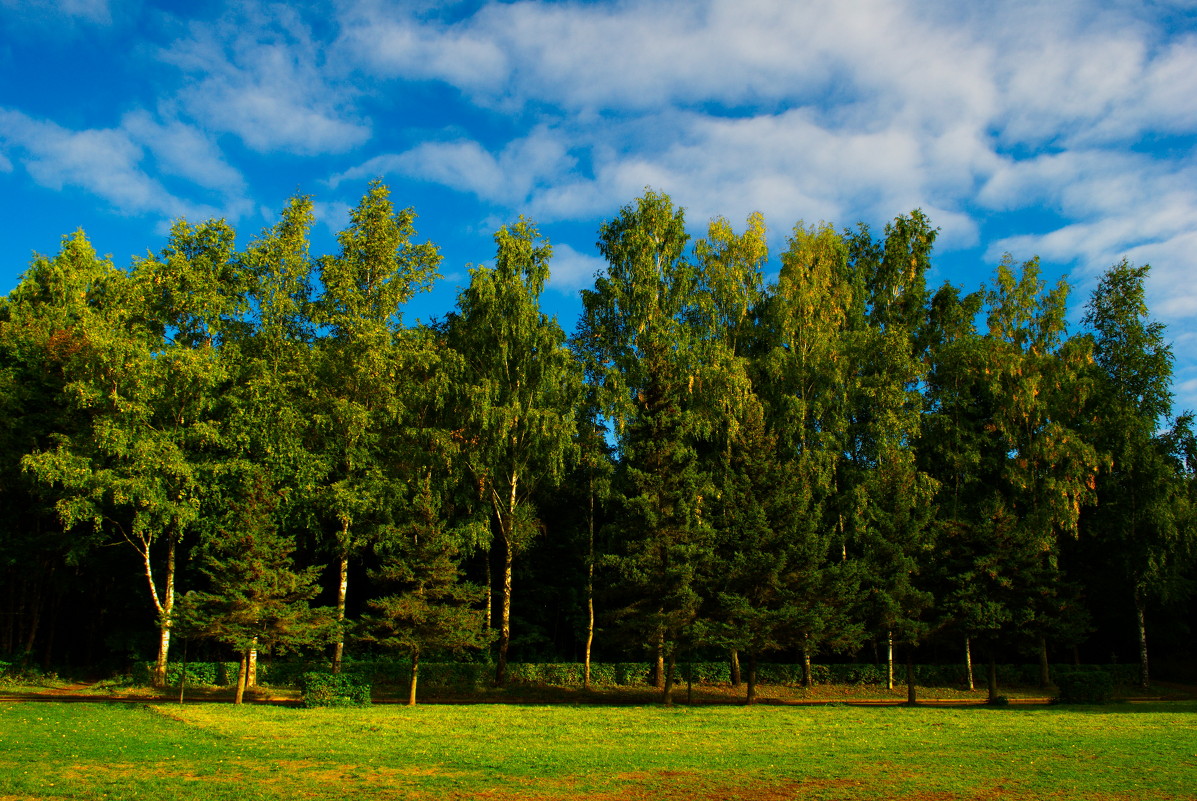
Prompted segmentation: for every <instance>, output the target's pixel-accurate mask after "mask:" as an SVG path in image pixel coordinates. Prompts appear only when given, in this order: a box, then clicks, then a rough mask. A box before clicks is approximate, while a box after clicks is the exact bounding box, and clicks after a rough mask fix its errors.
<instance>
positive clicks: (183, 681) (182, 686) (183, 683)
mask: <svg viewBox="0 0 1197 801" xmlns="http://www.w3.org/2000/svg"><path fill="white" fill-rule="evenodd" d="M186 690H187V640H183V666H182V667H181V668H180V669H179V703H180V704H181V703H183V693H184V692H186Z"/></svg>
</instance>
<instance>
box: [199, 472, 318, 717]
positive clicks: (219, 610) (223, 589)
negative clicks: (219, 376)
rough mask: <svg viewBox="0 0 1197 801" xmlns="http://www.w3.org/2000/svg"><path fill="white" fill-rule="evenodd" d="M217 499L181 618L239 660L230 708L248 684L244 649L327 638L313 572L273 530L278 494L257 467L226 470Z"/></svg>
mask: <svg viewBox="0 0 1197 801" xmlns="http://www.w3.org/2000/svg"><path fill="white" fill-rule="evenodd" d="M221 473H222V474H223V475H222V476H220V478H221V479H222V480H223V481H222V483H223V484H224V485H225V486H224V487H223V488H222V489H223V492H222V493H221V494H222V495H223V496H224V497H223V498H221V501H223V502H224V504H227V506H226V508H227V511H226V512H225V513H224V515H223V520H222V521H221V522H220V524H219V525H218V527H217V528H216V532H215V536H214V537H212V538H211V539H209V541H208V542H207V543H205V547H204V550H203V556H202V567H201V570H202V571H203V573H204V574H205V575H206V576H207V577H208V579H209V581H210V582H211V586H210V589H209V590H208V591H207V592H194V591H193V592H189V593H187V595H186V596H185V603H186V610H185V613H184V618H185V620H186V621H187V626H188V628H189V629H190V630H192V631H193V632H195V633H196V634H198V635H200V636H202V637H207V638H210V639H213V640H216V641H218V642H221V643H223V644H225V645H227V646H229V647H231V648H232V649H233V650H234V651H235V652H236V653H237V654H238V655H239V656H240V660H241V666H240V670H239V671H238V673H237V691H236V695H235V696H234V700H233V703H234V704H240V703H241V702H242V699H243V697H244V694H245V690H246V687H247V686H248V682H249V668H250V652H251V651H255V650H257V651H263V652H266V653H270V652H271V651H276V652H285V651H298V650H302V649H305V648H311V647H315V646H318V645H322V644H323V643H325V642H327V640H328V639H329V638H330V636H332V635H333V634H334V630H335V627H334V625H333V618H332V614H331V611H332V610H329V609H313V608H312V607H311V606H310V605H309V602H310V601H311V600H312V599H313V598H314V597H315V596H316V594H317V593H318V592H319V589H320V588H319V586H318V585H317V583H316V581H317V578H318V575H319V569H318V568H314V567H312V568H306V569H302V570H297V569H295V567H294V566H293V564H292V560H291V554H292V553H293V551H294V550H295V545H294V542H293V540H292V539H291V538H289V537H286V536H284V535H282V534H280V533H279V530H278V524H277V521H276V520H275V519H274V515H275V513H276V510H277V509H278V506H279V495H278V493H277V491H276V490H275V489H274V488H273V487H271V485H270V483H269V481H268V479H267V478H266V476H265V475H264V474H263V471H262V470H261V469H259V468H256V467H253V466H250V465H246V464H243V463H241V464H239V463H235V462H234V463H232V464H230V465H226V466H225V467H224V468H223V469H222V470H221Z"/></svg>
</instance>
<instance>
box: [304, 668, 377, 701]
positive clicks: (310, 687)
mask: <svg viewBox="0 0 1197 801" xmlns="http://www.w3.org/2000/svg"><path fill="white" fill-rule="evenodd" d="M299 689H300V692H301V693H302V696H303V705H304V706H305V707H307V708H308V709H311V708H314V707H329V706H332V707H343V706H369V705H370V682H369V681H368V680H367V679H366V678H365V677H363V676H360V675H355V674H352V673H315V672H310V673H304V674H303V676H301V677H300V681H299Z"/></svg>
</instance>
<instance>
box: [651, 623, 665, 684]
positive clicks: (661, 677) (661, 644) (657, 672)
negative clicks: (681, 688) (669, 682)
mask: <svg viewBox="0 0 1197 801" xmlns="http://www.w3.org/2000/svg"><path fill="white" fill-rule="evenodd" d="M653 686H655V687H656V688H657V689H658V690H664V689H665V632H661V633H660V634H659V635H658V636H657V661H656V665H655V667H654V673H653Z"/></svg>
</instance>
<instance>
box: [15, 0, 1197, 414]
mask: <svg viewBox="0 0 1197 801" xmlns="http://www.w3.org/2000/svg"><path fill="white" fill-rule="evenodd" d="M982 6H984V7H982ZM379 176H380V177H382V178H383V179H384V180H385V181H386V182H387V183H388V184H389V185H390V186H391V188H392V192H393V197H394V199H395V201H396V203H397V204H398V205H400V206H412V207H414V209H415V210H416V212H417V213H418V214H419V219H418V220H417V227H418V229H419V231H420V234H421V237H422V238H429V239H431V240H432V241H434V242H436V243H437V244H438V245H440V247H441V249H442V252H443V254H444V257H445V261H444V265H443V267H442V270H441V272H442V273H443V275H444V276H445V278H444V279H443V280H442V281H441V282H440V283H439V285H438V287H437V288H436V289H435V290H434V291H433V292H432V293H431V294H429V295H427V296H424V297H422V298H421V299H420V301H419V302H418V304H417V306H416V307H415V308H414V309H413V313H414V314H415V315H416V316H421V317H428V316H432V315H437V314H443V313H444V312H446V311H448V310H449V309H450V308H451V307H452V304H453V298H454V296H455V293H456V287H457V286H459V285H460V284H461V283H462V282H463V280H464V278H465V275H466V272H465V268H466V265H467V264H469V263H477V262H482V261H486V260H487V259H489V258H490V257H491V256H492V255H493V244H492V242H491V239H490V237H491V234H492V233H493V231H494V229H495V228H496V227H498V226H499V225H501V224H503V223H505V222H509V221H511V220H513V219H514V218H515V217H516V215H518V214H521V213H522V214H525V215H527V216H529V217H531V218H533V219H534V220H535V221H537V222H538V223H539V225H540V227H541V229H542V231H544V232H545V233H546V234H547V235H548V236H549V237H550V239H552V241H553V242H554V244H555V247H556V258H555V260H554V263H553V270H554V278H553V280H552V283H551V284H550V288H549V290H548V292H547V294H546V297H545V303H546V306H547V307H548V308H549V309H550V310H551V311H553V312H554V313H556V314H557V315H558V316H559V317H560V318H561V321H562V324H563V325H564V327H565V328H566V329H567V330H571V329H572V327H573V321H574V318H575V317H576V315H577V313H578V310H579V307H580V306H579V303H578V301H577V291H578V289H579V288H581V287H583V286H586V285H589V283H590V279H591V276H592V274H593V272H594V271H595V270H596V269H598V268H599V267H600V266H601V263H600V262H599V260H598V257H597V254H596V251H595V248H594V242H595V239H596V231H597V229H598V226H599V225H600V224H601V222H602V221H603V220H604V219H609V218H611V217H612V216H614V215H615V214H616V213H617V211H618V209H619V208H620V206H622V205H623V204H625V203H628V202H630V201H631V200H633V199H634V198H635V197H636V196H637V195H639V194H640V193H641V192H642V191H643V189H644V188H645V187H646V186H651V187H653V188H655V189H658V190H661V191H665V192H668V193H669V194H670V195H671V196H672V197H673V199H674V201H675V202H676V203H678V204H680V205H682V206H684V207H686V209H687V220H688V221H689V223H690V226H691V229H692V233H693V234H694V235H696V236H701V235H702V234H703V233H704V232H705V227H706V223H707V221H708V220H709V219H710V218H712V217H714V216H724V217H727V218H729V219H730V220H732V222H733V223H735V224H736V225H737V226H739V225H742V222H743V220H744V219H745V218H746V217H747V215H748V214H749V213H750V212H752V211H754V210H759V211H762V212H764V214H765V216H766V220H767V221H768V223H769V226H770V231H771V235H770V236H771V246H772V248H773V250H774V252H780V251H781V250H782V249H784V246H785V238H786V236H787V234H788V232H789V231H790V230H791V229H792V228H793V226H794V224H795V223H796V222H798V221H799V220H805V221H806V222H807V223H813V222H817V221H819V220H826V221H830V222H833V223H835V224H836V225H837V226H840V227H844V226H849V225H853V224H855V223H856V222H858V221H864V222H867V223H869V224H870V225H872V226H874V227H875V228H877V229H878V230H879V229H880V227H881V226H883V225H884V223H885V221H886V220H888V219H892V218H893V217H894V216H896V215H897V214H900V213H904V212H907V211H909V210H911V209H913V208H916V207H917V208H922V209H923V210H924V211H925V212H926V213H927V214H928V216H929V217H930V218H931V220H932V222H933V223H934V224H936V225H937V226H939V227H940V228H941V233H940V239H939V241H938V244H937V257H936V264H937V267H936V274H935V275H933V276H932V277H931V278H932V282H933V283H934V284H938V283H940V282H942V281H944V280H950V281H952V282H953V283H956V284H961V285H964V286H965V287H966V288H967V289H973V288H976V287H977V286H978V285H979V284H980V283H981V282H983V281H986V280H987V279H988V278H989V276H990V275H991V273H992V270H993V267H994V266H995V265H996V264H997V262H998V260H999V259H1000V258H1001V255H1002V254H1003V253H1005V252H1010V253H1012V254H1013V255H1014V256H1015V258H1017V259H1019V260H1022V259H1027V258H1030V257H1032V256H1035V255H1038V256H1040V257H1041V258H1042V259H1043V264H1044V269H1045V274H1046V275H1047V276H1048V277H1049V278H1051V279H1054V278H1055V277H1058V276H1060V275H1063V274H1068V275H1069V276H1070V278H1071V280H1072V282H1073V284H1074V295H1073V305H1074V307H1075V308H1076V311H1075V313H1074V315H1073V318H1074V320H1075V319H1079V316H1080V311H1079V309H1080V306H1081V305H1082V304H1083V302H1084V300H1085V299H1086V298H1087V297H1088V294H1089V292H1090V291H1091V290H1092V287H1093V285H1094V282H1095V280H1096V277H1097V276H1098V275H1099V274H1100V273H1101V271H1102V270H1103V269H1104V268H1106V267H1108V266H1109V265H1111V264H1113V263H1115V262H1116V261H1118V260H1119V259H1121V258H1122V257H1124V256H1126V257H1128V258H1130V259H1131V260H1132V261H1134V262H1136V263H1144V262H1150V263H1151V264H1152V265H1153V275H1152V281H1151V284H1150V300H1151V304H1152V309H1153V312H1154V314H1155V315H1156V316H1157V317H1158V318H1160V319H1161V320H1163V321H1164V322H1165V323H1167V325H1168V329H1169V333H1170V335H1171V337H1172V339H1173V341H1174V347H1175V353H1176V356H1177V376H1176V390H1177V401H1178V406H1179V407H1187V408H1197V347H1195V345H1197V266H1195V265H1197V2H1194V1H1193V0H1177V1H1176V2H1104V3H1099V2H1088V1H1086V0H1055V1H1054V2H1051V3H1041V2H987V3H984V4H981V3H960V2H957V1H950V2H930V1H929V2H906V1H904V0H831V1H829V2H817V1H816V2H787V1H786V0H659V1H657V0H640V1H639V2H535V1H532V0H529V1H526V2H514V3H499V2H478V1H475V2H461V3H433V2H422V1H421V0H413V1H412V2H398V3H397V2H383V1H382V0H330V1H329V2H317V1H315V0H313V1H312V2H301V3H290V4H281V3H280V4H270V3H257V2H222V1H220V0H201V1H199V2H186V3H183V2H179V3H173V2H165V1H163V0H130V2H120V0H0V220H2V221H3V222H2V228H0V233H2V235H0V292H7V291H9V290H11V288H12V287H13V286H15V284H16V282H17V281H18V279H19V276H20V274H21V273H22V272H23V271H24V269H25V268H26V267H27V265H28V263H29V260H30V256H31V254H32V252H34V251H37V252H40V253H44V254H53V253H54V252H56V251H57V249H58V246H59V242H60V240H61V237H62V236H63V235H64V234H67V233H69V232H71V231H73V230H75V229H77V228H83V229H84V230H85V231H86V232H87V234H88V236H89V237H90V239H91V240H92V242H93V244H94V245H95V246H96V248H97V249H98V250H99V251H100V252H101V253H109V254H112V256H113V258H114V260H115V261H116V263H117V264H118V265H127V264H128V263H129V262H130V260H131V258H132V256H133V255H134V254H143V253H145V252H146V251H147V250H157V249H159V248H160V247H161V246H162V245H163V243H164V234H165V232H166V230H167V228H168V226H169V222H170V220H172V219H174V218H177V217H180V216H185V217H187V218H188V219H191V220H193V221H194V220H199V219H205V218H208V217H212V216H218V217H225V218H227V219H228V220H229V221H230V222H231V223H233V224H234V225H235V226H236V228H237V230H238V232H239V235H240V239H241V241H242V242H245V241H248V240H249V239H250V238H251V237H252V236H253V235H254V234H256V233H257V232H259V231H260V230H261V229H262V228H263V227H265V226H267V225H269V224H271V223H272V222H273V221H274V220H275V217H276V215H277V213H278V211H279V209H281V208H282V206H283V204H284V203H285V201H286V199H287V198H288V197H289V196H291V195H293V194H296V193H302V194H310V195H312V196H313V197H314V199H315V201H316V208H317V212H318V216H319V220H320V222H319V224H318V226H317V230H316V231H315V235H314V250H315V251H316V252H317V253H322V252H331V251H332V250H333V249H334V243H333V238H332V237H333V232H335V231H336V230H339V229H340V228H341V227H343V225H344V224H345V222H346V220H347V210H348V209H349V208H350V207H351V206H352V205H353V204H354V203H356V202H357V200H358V198H360V197H361V195H362V194H363V193H364V191H365V189H366V185H367V183H368V182H369V180H370V179H372V178H374V177H379Z"/></svg>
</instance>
